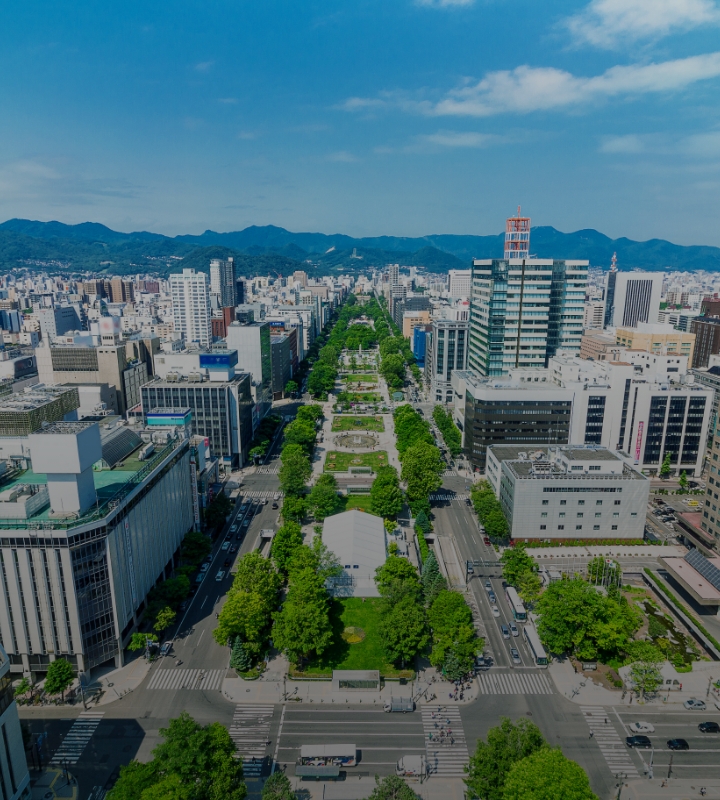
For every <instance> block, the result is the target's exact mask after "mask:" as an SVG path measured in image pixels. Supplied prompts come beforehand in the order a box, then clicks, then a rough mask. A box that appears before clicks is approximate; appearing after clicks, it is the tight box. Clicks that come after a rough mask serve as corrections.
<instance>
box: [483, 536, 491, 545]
mask: <svg viewBox="0 0 720 800" xmlns="http://www.w3.org/2000/svg"><path fill="white" fill-rule="evenodd" d="M483 544H486V545H487V546H488V547H490V537H489V536H483Z"/></svg>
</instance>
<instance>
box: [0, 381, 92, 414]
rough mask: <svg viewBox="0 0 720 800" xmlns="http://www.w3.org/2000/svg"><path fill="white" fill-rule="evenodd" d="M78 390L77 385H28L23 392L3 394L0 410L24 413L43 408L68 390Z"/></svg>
mask: <svg viewBox="0 0 720 800" xmlns="http://www.w3.org/2000/svg"><path fill="white" fill-rule="evenodd" d="M72 391H77V387H76V386H47V385H45V384H37V385H35V386H31V387H27V388H26V389H25V390H24V391H22V392H16V393H14V394H10V395H6V396H3V397H2V398H1V399H0V411H4V412H6V413H7V412H9V413H17V414H20V413H23V412H27V411H32V410H34V409H36V408H41V407H42V406H44V405H46V404H47V403H51V402H52V401H53V400H57V398H58V397H62V395H64V394H66V393H67V392H72Z"/></svg>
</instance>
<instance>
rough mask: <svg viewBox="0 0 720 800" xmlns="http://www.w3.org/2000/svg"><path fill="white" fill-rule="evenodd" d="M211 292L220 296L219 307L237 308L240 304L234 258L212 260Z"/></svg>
mask: <svg viewBox="0 0 720 800" xmlns="http://www.w3.org/2000/svg"><path fill="white" fill-rule="evenodd" d="M210 294H215V295H217V296H218V308H235V306H236V305H237V304H238V299H237V275H236V272H235V260H234V259H232V258H228V259H220V258H213V259H212V260H211V261H210Z"/></svg>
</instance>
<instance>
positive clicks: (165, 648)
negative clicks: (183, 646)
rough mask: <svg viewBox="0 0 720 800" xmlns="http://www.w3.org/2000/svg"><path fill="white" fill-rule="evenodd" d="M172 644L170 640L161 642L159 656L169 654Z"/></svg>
mask: <svg viewBox="0 0 720 800" xmlns="http://www.w3.org/2000/svg"><path fill="white" fill-rule="evenodd" d="M172 646H173V643H172V642H171V641H169V642H163V643H162V646H161V647H160V655H161V656H169V655H170V651H171V650H172Z"/></svg>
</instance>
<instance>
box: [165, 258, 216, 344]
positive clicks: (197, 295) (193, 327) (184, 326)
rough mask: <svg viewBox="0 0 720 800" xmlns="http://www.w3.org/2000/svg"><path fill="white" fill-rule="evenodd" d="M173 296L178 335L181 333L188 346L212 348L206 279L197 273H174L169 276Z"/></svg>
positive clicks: (188, 270)
mask: <svg viewBox="0 0 720 800" xmlns="http://www.w3.org/2000/svg"><path fill="white" fill-rule="evenodd" d="M170 296H171V298H172V308H173V320H174V323H175V331H176V332H177V333H181V334H182V336H183V338H184V339H185V341H186V342H188V343H190V342H197V343H198V344H201V345H204V346H206V347H207V346H209V345H210V344H211V342H212V327H211V323H210V293H209V291H208V280H207V275H205V273H204V272H195V270H194V269H184V270H183V271H182V273H173V274H172V275H170Z"/></svg>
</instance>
